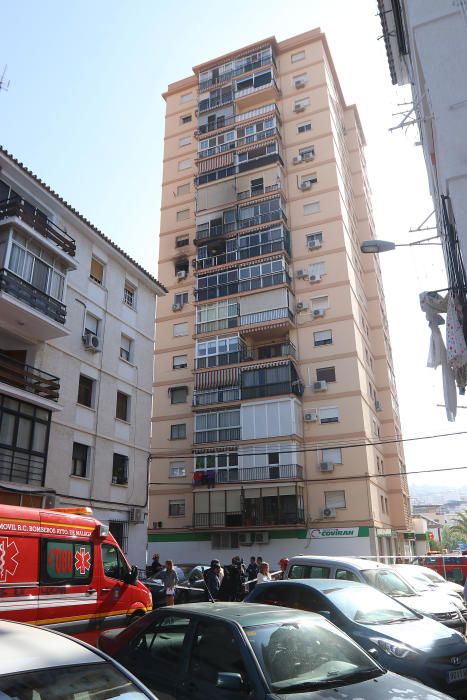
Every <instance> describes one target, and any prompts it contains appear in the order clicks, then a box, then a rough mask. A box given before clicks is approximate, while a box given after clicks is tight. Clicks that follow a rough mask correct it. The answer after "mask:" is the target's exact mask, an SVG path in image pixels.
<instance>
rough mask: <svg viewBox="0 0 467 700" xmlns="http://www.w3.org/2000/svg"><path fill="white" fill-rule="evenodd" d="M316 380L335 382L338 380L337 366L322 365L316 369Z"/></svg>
mask: <svg viewBox="0 0 467 700" xmlns="http://www.w3.org/2000/svg"><path fill="white" fill-rule="evenodd" d="M316 381H317V382H322V381H324V382H335V381H336V368H335V367H320V368H319V369H317V370H316Z"/></svg>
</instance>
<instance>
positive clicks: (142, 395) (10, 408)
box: [0, 149, 165, 566]
mask: <svg viewBox="0 0 467 700" xmlns="http://www.w3.org/2000/svg"><path fill="white" fill-rule="evenodd" d="M0 261H1V264H0V318H1V327H0V503H9V504H17V505H24V506H45V507H48V508H53V507H75V506H91V507H92V509H93V513H94V515H95V517H97V518H98V519H99V520H101V521H103V522H105V523H108V524H109V525H110V530H111V531H112V533H113V534H114V536H115V537H116V538H117V540H118V541H119V542H120V543H121V545H122V547H123V550H124V551H125V552H127V553H128V555H129V558H130V559H131V560H132V562H133V563H135V564H137V565H138V566H144V564H145V559H146V528H147V518H146V516H147V483H148V464H149V446H150V445H149V441H150V423H151V420H150V419H151V403H152V371H153V370H152V368H153V351H154V319H155V307H156V296H159V295H162V294H163V293H164V291H165V290H164V288H163V287H162V285H160V284H159V283H158V282H157V280H155V279H154V278H153V277H152V276H151V275H149V274H148V273H147V272H146V271H145V270H144V269H143V268H142V267H140V266H139V265H138V264H137V263H136V262H134V261H133V260H131V259H130V258H129V256H128V255H126V253H124V251H123V250H121V249H120V248H118V247H117V246H116V245H114V244H113V243H112V242H111V241H110V240H109V239H108V238H107V237H106V236H104V235H103V234H102V233H101V232H100V231H98V230H97V229H96V228H95V227H94V226H92V225H91V224H90V223H89V222H88V221H86V219H84V217H82V216H81V215H80V214H79V213H78V212H77V211H76V210H74V209H73V208H72V207H71V206H70V205H69V204H67V203H66V202H65V201H64V200H63V199H62V198H61V197H59V195H57V194H56V193H55V192H53V191H52V190H51V189H50V188H49V187H48V186H47V185H46V184H44V183H43V182H42V181H41V180H39V178H37V177H36V176H35V175H34V174H33V173H31V172H30V171H29V170H27V169H26V168H25V167H24V165H23V164H22V163H19V162H18V161H17V160H16V159H15V158H13V157H12V156H11V155H9V154H8V153H7V152H6V151H5V150H3V149H0Z"/></svg>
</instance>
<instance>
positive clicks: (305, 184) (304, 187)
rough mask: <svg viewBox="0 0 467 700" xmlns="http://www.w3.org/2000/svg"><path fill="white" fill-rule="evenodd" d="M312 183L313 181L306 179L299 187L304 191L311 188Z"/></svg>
mask: <svg viewBox="0 0 467 700" xmlns="http://www.w3.org/2000/svg"><path fill="white" fill-rule="evenodd" d="M312 184H313V183H312V182H311V180H304V181H303V182H301V183H300V185H299V186H298V189H299V190H302V192H304V191H305V190H311V185H312Z"/></svg>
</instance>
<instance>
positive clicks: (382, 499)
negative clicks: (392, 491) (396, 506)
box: [379, 494, 385, 513]
mask: <svg viewBox="0 0 467 700" xmlns="http://www.w3.org/2000/svg"><path fill="white" fill-rule="evenodd" d="M379 498H380V502H381V511H382V512H383V513H384V512H385V510H384V498H383V496H381V494H380V496H379Z"/></svg>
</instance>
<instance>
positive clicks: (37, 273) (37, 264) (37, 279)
mask: <svg viewBox="0 0 467 700" xmlns="http://www.w3.org/2000/svg"><path fill="white" fill-rule="evenodd" d="M36 211H37V210H36ZM36 215H37V214H36ZM12 235H13V239H14V240H13V243H12V246H11V252H10V257H9V260H8V265H7V266H8V269H9V270H11V271H12V272H14V273H15V275H17V276H18V277H21V279H23V280H25V281H26V282H28V283H29V284H31V285H32V286H33V287H35V288H36V289H39V290H40V291H42V292H44V294H49V295H50V296H51V297H53V298H54V299H59V300H62V298H63V294H64V289H65V276H66V268H65V267H64V265H63V264H62V263H61V262H60V261H59V260H53V258H52V256H51V255H50V252H49V251H48V250H47V249H45V250H42V249H41V248H39V246H38V245H37V243H36V242H35V241H34V240H32V239H30V240H29V241H26V239H25V238H24V237H23V236H21V235H20V234H19V233H18V232H13V234H12Z"/></svg>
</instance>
